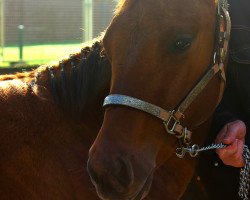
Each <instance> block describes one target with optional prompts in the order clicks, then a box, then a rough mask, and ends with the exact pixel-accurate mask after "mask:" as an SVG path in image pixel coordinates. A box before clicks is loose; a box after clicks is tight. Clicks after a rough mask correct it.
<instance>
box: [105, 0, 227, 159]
mask: <svg viewBox="0 0 250 200" xmlns="http://www.w3.org/2000/svg"><path fill="white" fill-rule="evenodd" d="M226 7H227V5H225V4H224V3H222V4H221V2H219V5H218V10H217V16H218V20H219V24H218V26H219V27H218V29H219V35H218V44H217V45H218V47H217V48H215V51H214V58H213V66H212V67H211V68H210V69H209V70H208V71H207V72H206V74H205V75H204V76H203V77H202V79H201V80H200V81H199V82H198V84H197V85H196V86H195V87H194V88H193V89H192V90H191V92H190V93H189V94H188V95H187V96H186V98H185V99H184V100H183V101H182V102H181V103H180V104H179V106H178V108H177V109H175V110H171V111H167V110H165V109H163V108H161V107H159V106H156V105H153V104H151V103H148V102H145V101H143V100H140V99H137V98H134V97H130V96H125V95H120V94H111V95H109V96H107V97H106V98H105V100H104V103H103V106H104V107H106V106H109V105H118V106H127V107H131V108H134V109H137V110H140V111H143V112H146V113H148V114H151V115H153V116H155V117H157V118H159V119H160V120H162V122H163V124H164V126H165V129H166V131H167V132H168V133H169V134H171V135H175V136H176V137H177V138H178V139H180V141H181V144H182V146H181V148H178V151H177V152H176V154H177V156H178V157H181V158H182V157H184V155H185V153H186V152H185V151H184V150H185V148H189V147H190V143H191V136H192V132H191V131H189V130H188V129H187V128H186V127H185V126H183V125H181V122H180V120H181V119H182V118H183V117H184V113H185V111H186V110H187V108H189V106H190V105H191V103H192V102H193V101H194V100H195V99H196V97H197V96H198V95H199V94H200V93H201V92H202V91H203V89H204V88H205V87H206V86H207V85H208V83H209V82H210V81H211V80H212V78H213V77H214V76H215V75H216V74H218V73H219V72H220V73H219V74H220V75H221V78H222V79H223V81H222V83H221V85H220V95H219V100H218V102H219V101H220V100H221V98H222V94H223V88H224V87H223V86H224V83H225V82H226V77H225V71H224V62H225V59H226V55H227V52H228V42H229V36H230V30H231V21H230V17H229V14H228V11H227V9H226ZM223 27H224V28H223ZM180 149H181V151H179V150H180ZM190 155H191V156H193V157H194V156H197V154H196V153H195V152H194V153H190Z"/></svg>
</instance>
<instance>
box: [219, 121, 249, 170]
mask: <svg viewBox="0 0 250 200" xmlns="http://www.w3.org/2000/svg"><path fill="white" fill-rule="evenodd" d="M245 135H246V125H245V123H244V122H243V121H241V120H236V121H233V122H231V123H228V124H226V125H225V126H224V127H223V128H222V129H221V131H220V132H219V134H218V135H217V137H216V140H215V142H216V143H217V144H220V143H223V144H226V145H228V146H227V147H226V148H224V149H217V150H216V153H217V154H218V156H219V157H220V159H221V160H222V161H223V163H224V164H225V165H230V166H233V167H243V166H244V165H245V163H244V159H243V149H244V144H245Z"/></svg>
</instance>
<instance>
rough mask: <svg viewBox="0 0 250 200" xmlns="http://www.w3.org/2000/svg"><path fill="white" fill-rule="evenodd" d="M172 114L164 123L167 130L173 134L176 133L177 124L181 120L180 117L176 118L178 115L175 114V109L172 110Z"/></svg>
mask: <svg viewBox="0 0 250 200" xmlns="http://www.w3.org/2000/svg"><path fill="white" fill-rule="evenodd" d="M170 113H171V114H170V116H169V119H168V121H167V122H166V121H163V124H164V126H165V128H166V131H167V132H168V133H169V134H171V135H176V132H175V128H176V125H178V124H180V121H179V120H178V119H176V117H175V116H174V113H175V111H174V110H173V111H171V112H170Z"/></svg>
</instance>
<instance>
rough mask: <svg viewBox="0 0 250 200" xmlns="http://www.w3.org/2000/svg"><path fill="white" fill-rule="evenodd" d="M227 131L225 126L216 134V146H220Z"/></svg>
mask: <svg viewBox="0 0 250 200" xmlns="http://www.w3.org/2000/svg"><path fill="white" fill-rule="evenodd" d="M227 129H228V125H225V126H224V127H223V128H222V129H221V131H220V132H219V133H218V135H217V137H216V139H215V143H216V144H220V143H222V142H223V139H224V138H225V136H226V134H227Z"/></svg>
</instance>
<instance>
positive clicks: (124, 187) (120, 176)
mask: <svg viewBox="0 0 250 200" xmlns="http://www.w3.org/2000/svg"><path fill="white" fill-rule="evenodd" d="M98 158H100V159H101V160H99V159H98ZM102 158H103V157H98V156H97V157H96V156H91V155H90V157H89V160H88V163H87V169H88V173H89V175H90V178H91V181H92V183H93V184H94V185H95V187H96V191H97V194H98V196H99V197H100V198H101V199H103V200H118V199H119V200H141V199H143V198H144V197H145V196H146V195H147V194H148V191H149V189H150V187H151V183H152V179H153V173H150V174H149V175H148V176H146V177H145V178H143V181H138V178H137V177H135V174H134V173H135V172H134V169H133V168H134V167H133V164H132V163H131V161H130V160H129V159H127V158H126V157H118V156H117V157H116V158H115V159H114V158H113V159H110V158H109V159H107V160H103V159H102ZM141 171H142V173H144V172H143V170H141ZM136 173H137V174H138V171H137V172H136ZM140 179H141V178H140Z"/></svg>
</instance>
